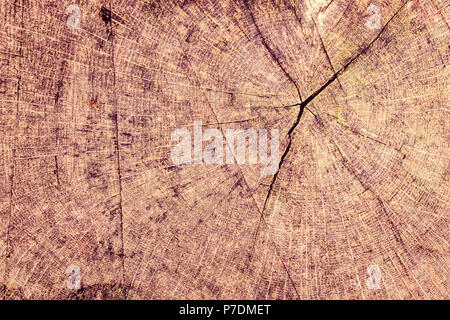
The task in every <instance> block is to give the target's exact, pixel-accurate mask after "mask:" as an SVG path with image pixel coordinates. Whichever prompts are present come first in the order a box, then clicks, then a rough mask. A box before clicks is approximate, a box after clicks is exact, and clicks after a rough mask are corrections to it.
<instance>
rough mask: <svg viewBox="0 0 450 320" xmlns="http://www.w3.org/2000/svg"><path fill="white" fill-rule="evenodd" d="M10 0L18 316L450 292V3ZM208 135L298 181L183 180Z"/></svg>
mask: <svg viewBox="0 0 450 320" xmlns="http://www.w3.org/2000/svg"><path fill="white" fill-rule="evenodd" d="M0 3H1V5H0V16H1V20H0V39H1V41H0V133H1V134H0V171H1V172H0V297H1V298H2V299H448V298H449V297H450V294H449V292H450V283H449V266H448V264H449V257H450V256H449V245H448V240H449V239H448V235H449V223H448V222H449V218H450V216H449V212H450V210H449V201H450V200H449V198H450V183H449V176H450V162H449V159H450V152H449V132H450V131H449V99H448V98H449V94H448V92H449V72H448V60H449V52H450V48H449V35H450V34H449V16H450V7H449V6H448V2H447V1H444V0H442V1H440V0H424V1H422V0H412V1H400V0H395V1H381V0H377V1H366V0H357V1H356V0H355V1H349V0H307V1H300V0H286V1H229V0H225V1H213V0H210V1H207V0H193V1H189V0H186V1H141V0H139V1H138V0H133V1H119V0H105V1H85V0H77V1H75V0H73V1H72V0H71V1H65V0H64V1H48V0H45V1H31V0H16V1H12V0H0ZM72 4H75V5H77V6H78V7H79V8H80V12H81V20H80V29H70V28H68V26H67V19H68V18H69V16H70V14H68V13H67V12H66V9H67V8H68V7H69V6H70V5H72ZM371 4H373V5H376V6H377V7H378V8H380V11H381V16H380V17H381V19H380V27H379V28H369V27H368V26H367V21H368V19H369V18H370V17H371V13H370V12H368V11H367V8H368V7H369V6H370V5H371ZM196 120H199V121H202V123H203V124H205V125H206V126H208V127H209V128H219V129H221V130H225V129H231V128H243V129H246V128H256V129H258V128H266V129H272V128H275V129H279V131H280V169H279V171H278V173H277V174H275V175H271V176H261V175H260V166H258V165H249V164H244V165H236V164H234V165H226V164H224V165H205V164H202V165H182V166H174V165H173V163H172V161H171V158H170V150H171V147H172V146H173V145H174V143H173V142H172V141H171V134H172V132H173V131H174V130H175V129H177V128H188V129H189V130H190V129H192V124H193V122H194V121H196ZM70 265H77V266H79V267H80V269H81V276H82V288H81V289H80V290H71V289H69V288H68V287H67V286H66V279H67V277H68V275H67V274H66V268H67V267H68V266H70ZM370 265H377V266H379V268H380V270H381V274H382V281H381V287H380V288H379V289H376V290H373V289H370V288H368V286H367V285H366V279H367V278H368V277H369V274H368V273H367V268H368V267H369V266H370Z"/></svg>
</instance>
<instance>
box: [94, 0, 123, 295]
mask: <svg viewBox="0 0 450 320" xmlns="http://www.w3.org/2000/svg"><path fill="white" fill-rule="evenodd" d="M99 14H100V17H101V18H102V20H103V22H104V23H105V26H106V31H107V32H108V41H111V63H112V73H113V105H114V114H113V120H114V148H115V156H116V165H117V174H118V179H119V211H120V214H119V217H120V221H119V224H120V243H121V251H120V253H119V254H118V256H119V257H120V258H121V268H122V285H123V288H125V250H124V241H123V205H122V204H123V189H122V170H121V164H120V141H119V132H120V130H119V108H118V106H117V93H116V68H115V56H114V33H113V25H112V18H111V17H112V11H111V3H109V8H107V7H105V6H102V7H101V9H100V13H99ZM125 291H126V290H125V289H124V291H123V294H124V297H125V298H126V292H125Z"/></svg>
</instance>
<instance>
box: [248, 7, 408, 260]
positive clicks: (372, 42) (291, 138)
mask: <svg viewBox="0 0 450 320" xmlns="http://www.w3.org/2000/svg"><path fill="white" fill-rule="evenodd" d="M406 3H407V1H404V2H403V4H402V5H401V6H400V8H399V9H397V11H396V12H395V13H394V14H393V15H392V17H391V18H390V19H389V20H388V21H387V22H386V23H385V25H384V26H383V27H382V28H381V30H380V31H379V33H378V34H377V36H376V37H375V38H374V39H373V40H372V41H371V42H370V43H369V44H368V45H367V46H366V47H365V48H364V49H363V50H361V51H360V52H359V53H358V54H356V55H355V56H354V57H353V58H351V59H350V60H348V62H347V63H346V64H345V65H344V66H343V67H342V68H341V69H340V70H339V71H337V72H335V73H334V74H333V76H332V77H331V78H330V79H329V80H328V81H327V82H326V83H325V84H324V85H322V86H321V87H320V88H319V89H318V90H316V91H315V92H313V93H312V94H311V95H310V96H309V97H308V98H306V100H304V101H302V98H301V95H300V91H299V87H298V85H297V84H296V83H295V81H294V80H293V78H292V77H291V76H290V75H289V73H288V72H287V71H286V70H285V69H284V67H283V66H282V64H281V62H280V61H279V60H278V58H277V57H276V55H275V54H274V52H273V50H272V49H270V47H269V46H268V45H267V42H266V40H265V38H264V37H263V36H262V34H261V32H260V30H259V27H258V26H257V24H256V21H255V18H254V16H253V13H252V11H251V10H250V7H249V5H248V3H247V1H245V4H246V6H247V9H248V11H249V12H250V15H251V18H252V21H253V23H254V24H255V27H256V29H257V31H258V33H259V35H260V37H261V39H262V42H263V45H264V46H265V47H266V49H267V50H268V51H269V53H270V54H271V56H272V58H273V59H274V60H275V61H276V62H277V64H278V65H279V66H280V68H281V69H282V70H283V72H284V74H285V75H286V76H287V77H288V79H289V80H290V81H291V82H292V83H293V84H294V85H295V86H296V88H297V91H298V94H299V97H300V101H301V102H300V104H298V105H299V107H300V110H299V112H298V115H297V119H296V120H295V122H294V123H293V125H292V126H291V128H290V129H289V131H288V134H287V135H288V138H289V142H288V145H287V147H286V149H285V151H284V153H283V155H282V156H281V159H280V162H279V165H278V171H277V172H276V173H275V175H274V176H273V179H272V182H271V183H270V186H269V190H268V192H267V195H266V198H265V200H264V205H263V209H262V212H261V215H260V219H259V222H258V226H257V228H256V232H255V236H254V241H253V246H252V252H253V251H254V247H255V244H256V239H257V237H258V234H259V230H260V226H261V223H262V222H263V221H264V212H265V209H266V207H267V204H268V201H269V199H270V196H271V194H272V190H273V187H274V185H275V182H276V180H277V178H278V174H279V173H280V171H281V168H282V166H283V163H284V161H285V160H286V157H287V155H288V153H289V151H290V149H291V146H292V140H293V133H294V131H295V129H296V128H297V126H298V124H299V123H300V119H301V118H302V116H303V112H304V110H305V108H306V109H307V110H309V109H308V108H307V105H308V104H309V103H310V102H311V101H312V100H313V99H314V98H315V97H317V96H318V95H319V94H320V93H321V92H322V91H323V90H325V89H326V88H327V87H328V86H329V85H330V84H331V83H333V82H334V81H335V80H336V79H337V78H338V76H339V75H340V74H342V73H343V72H344V71H345V70H346V69H347V68H348V67H349V66H350V65H351V64H352V63H353V62H354V61H356V60H357V59H358V58H359V57H360V56H361V55H363V54H364V53H366V52H367V51H368V50H369V49H370V48H371V47H372V46H373V44H374V43H375V42H376V41H377V40H378V39H379V38H380V36H381V35H382V34H383V32H384V31H385V30H386V28H387V26H388V25H389V23H390V22H391V21H392V20H393V19H394V18H395V17H396V16H397V15H398V13H399V12H400V10H402V8H403V7H404V6H405V5H406ZM293 106H296V105H293ZM309 111H310V110H309ZM311 113H312V112H311ZM313 115H314V114H313Z"/></svg>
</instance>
